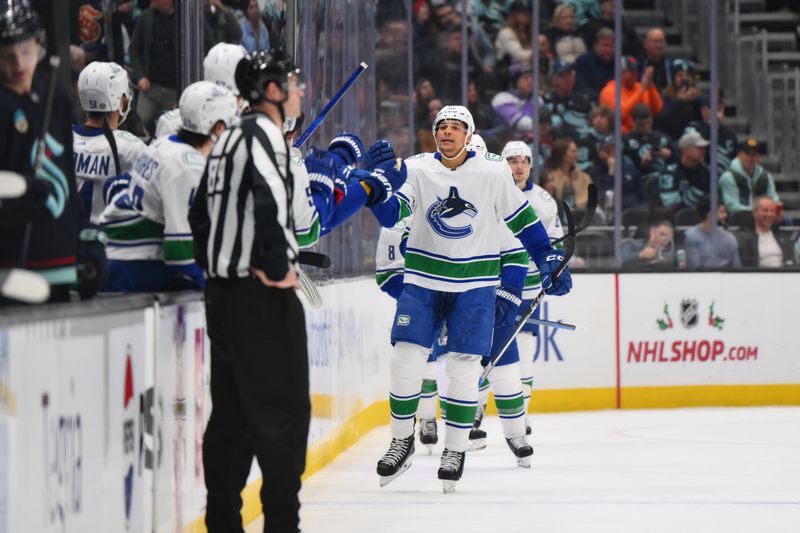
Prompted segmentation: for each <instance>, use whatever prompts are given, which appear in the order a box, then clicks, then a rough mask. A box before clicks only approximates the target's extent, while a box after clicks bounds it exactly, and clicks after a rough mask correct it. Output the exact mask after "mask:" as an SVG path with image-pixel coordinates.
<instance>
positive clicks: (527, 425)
mask: <svg viewBox="0 0 800 533" xmlns="http://www.w3.org/2000/svg"><path fill="white" fill-rule="evenodd" d="M531 433H533V429H532V428H531V426H530V425H529V424H528V423H527V422H525V434H526V435H530V434H531Z"/></svg>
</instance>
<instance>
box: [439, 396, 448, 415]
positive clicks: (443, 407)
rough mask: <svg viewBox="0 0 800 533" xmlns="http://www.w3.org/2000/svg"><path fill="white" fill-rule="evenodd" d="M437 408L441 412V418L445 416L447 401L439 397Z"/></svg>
mask: <svg viewBox="0 0 800 533" xmlns="http://www.w3.org/2000/svg"><path fill="white" fill-rule="evenodd" d="M439 410H440V411H441V412H442V418H447V402H445V401H444V400H442V399H439Z"/></svg>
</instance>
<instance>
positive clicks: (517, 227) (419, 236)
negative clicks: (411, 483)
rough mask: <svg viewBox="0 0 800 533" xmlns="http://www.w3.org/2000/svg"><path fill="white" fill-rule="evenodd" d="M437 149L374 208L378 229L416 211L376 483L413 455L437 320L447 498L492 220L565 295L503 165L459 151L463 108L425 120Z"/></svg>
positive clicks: (493, 266)
mask: <svg viewBox="0 0 800 533" xmlns="http://www.w3.org/2000/svg"><path fill="white" fill-rule="evenodd" d="M432 129H433V133H434V138H435V140H436V143H437V149H438V150H437V152H436V153H434V154H420V155H419V156H415V157H413V158H411V159H409V160H408V161H407V165H408V181H407V182H406V183H405V185H403V187H401V188H400V190H399V191H398V192H397V193H396V195H395V196H394V197H392V198H391V199H390V201H388V202H386V203H385V204H383V206H381V207H380V208H376V209H373V212H375V214H376V216H377V217H378V219H379V220H380V222H381V224H382V225H383V226H384V227H391V226H394V225H395V224H396V223H397V222H398V221H399V220H400V219H402V218H404V217H405V216H407V215H408V214H410V213H416V220H418V222H415V224H414V229H413V231H412V232H411V234H410V236H409V241H408V248H407V252H406V262H405V280H404V281H405V284H406V286H405V288H404V290H403V293H402V294H401V296H400V299H399V301H398V307H397V312H396V314H395V320H394V326H393V328H392V342H393V344H394V350H393V352H392V361H391V372H390V373H391V381H390V398H389V403H390V408H391V416H392V418H391V430H392V442H391V444H390V447H389V450H388V451H387V453H386V454H385V455H384V457H383V458H382V459H381V460H380V461H379V462H378V467H377V470H378V474H379V476H380V477H381V484H386V483H388V482H390V481H391V480H393V479H394V478H395V477H397V475H399V474H400V473H402V472H403V471H405V469H407V468H408V466H409V465H410V462H409V459H410V457H411V455H412V454H413V451H414V419H415V417H416V411H417V406H418V402H419V396H420V392H421V390H420V389H421V383H422V378H423V375H424V369H425V363H426V360H427V358H428V353H427V349H428V347H430V346H431V344H432V343H433V340H434V335H435V327H436V324H437V322H438V320H439V319H441V318H443V319H444V320H445V323H446V326H447V330H448V344H447V349H448V352H449V356H448V361H447V375H448V390H447V395H446V400H445V402H446V406H447V424H446V435H445V449H444V451H443V453H442V460H441V463H440V468H439V471H438V477H439V479H441V480H442V481H443V488H444V490H445V492H452V491H453V490H454V488H455V482H456V481H458V480H459V479H460V478H461V475H462V473H463V469H464V452H465V451H466V449H467V447H468V435H469V430H470V429H471V428H472V425H473V421H474V418H475V410H476V406H477V401H478V386H477V383H478V376H479V374H480V370H481V365H480V359H481V357H484V356H486V355H488V354H489V350H490V348H491V338H492V327H493V322H494V304H495V286H496V285H497V283H498V277H499V276H498V274H499V271H500V256H499V253H498V249H497V248H498V246H497V231H496V229H497V218H498V217H500V218H501V219H502V220H503V221H504V222H505V224H506V226H507V227H508V228H509V229H510V230H511V231H512V232H513V234H514V235H515V236H516V237H517V238H518V239H520V241H521V242H522V243H523V245H524V246H525V249H526V250H527V251H528V253H529V255H531V256H532V257H534V258H536V262H537V264H538V265H539V266H540V270H541V273H542V278H543V286H544V287H545V290H546V291H547V292H548V293H549V294H557V295H560V294H566V293H567V292H569V290H570V288H571V285H572V281H571V278H570V275H569V272H568V271H567V270H566V269H565V270H564V273H563V274H562V276H560V277H559V278H557V279H555V280H554V279H552V278H553V276H552V274H553V272H554V271H555V270H556V269H557V268H558V266H559V265H560V263H561V262H562V260H563V256H561V255H560V254H559V253H557V252H556V250H554V249H553V247H552V246H551V245H550V241H549V238H548V237H547V233H546V232H545V230H544V228H543V226H542V224H541V223H540V222H539V220H538V219H537V218H536V214H535V213H534V211H533V209H532V208H531V207H530V205H529V204H528V201H527V200H526V199H525V197H524V195H523V194H522V192H521V191H520V190H519V189H517V188H516V187H514V183H513V180H512V179H511V172H510V169H509V167H508V165H507V164H506V163H505V162H504V161H503V160H502V158H500V157H499V156H497V155H494V154H476V152H474V151H472V150H467V143H468V142H469V141H470V140H471V136H472V133H473V131H474V122H473V120H472V116H471V114H470V113H469V111H468V110H467V109H466V108H464V107H462V106H446V107H445V108H443V109H442V110H441V111H440V112H439V113H438V114H437V116H436V119H435V120H434V123H433V128H432Z"/></svg>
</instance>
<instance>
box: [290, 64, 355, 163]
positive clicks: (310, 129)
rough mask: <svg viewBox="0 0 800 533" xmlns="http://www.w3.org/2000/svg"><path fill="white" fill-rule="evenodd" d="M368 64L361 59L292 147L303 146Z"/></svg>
mask: <svg viewBox="0 0 800 533" xmlns="http://www.w3.org/2000/svg"><path fill="white" fill-rule="evenodd" d="M368 66H369V65H367V64H366V63H364V62H363V61H362V62H361V63H360V64H359V65H358V68H356V69H355V70H354V71H353V73H352V74H351V75H350V78H348V80H347V81H346V82H344V85H342V87H341V89H339V91H338V92H337V93H336V94H334V95H333V98H331V101H330V102H328V103H327V104H326V105H325V107H324V108H322V111H320V113H319V115H317V118H315V119H314V122H312V123H311V124H310V125H309V126H308V128H307V129H306V131H304V132H303V133H302V134H301V135H300V137H298V139H297V141H295V143H294V148H300V147H301V146H303V144H305V142H306V141H307V140H308V138H309V137H311V135H313V134H314V132H315V131H316V130H317V128H318V127H319V125H320V124H322V121H323V120H325V117H327V116H328V113H330V112H331V109H333V106H335V105H336V104H337V103H338V102H339V100H341V99H342V97H343V96H344V93H346V92H347V90H348V89H349V88H350V86H351V85H353V83H354V82H355V81H356V78H358V77H359V76H360V75H361V73H362V72H364V71H365V70H367V67H368Z"/></svg>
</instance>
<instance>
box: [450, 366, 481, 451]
mask: <svg viewBox="0 0 800 533" xmlns="http://www.w3.org/2000/svg"><path fill="white" fill-rule="evenodd" d="M480 374H481V364H480V357H478V356H475V355H469V354H461V353H450V354H449V355H448V357H447V380H448V386H447V395H446V397H445V398H444V400H445V404H446V412H447V430H446V434H445V439H444V445H445V448H447V449H449V450H451V451H454V452H464V451H466V450H467V448H468V447H469V432H470V430H471V429H472V425H473V423H474V422H475V410H476V409H477V407H478V387H477V383H478V377H479V376H480Z"/></svg>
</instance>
